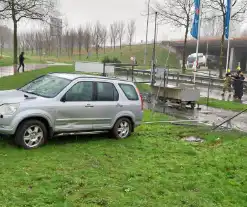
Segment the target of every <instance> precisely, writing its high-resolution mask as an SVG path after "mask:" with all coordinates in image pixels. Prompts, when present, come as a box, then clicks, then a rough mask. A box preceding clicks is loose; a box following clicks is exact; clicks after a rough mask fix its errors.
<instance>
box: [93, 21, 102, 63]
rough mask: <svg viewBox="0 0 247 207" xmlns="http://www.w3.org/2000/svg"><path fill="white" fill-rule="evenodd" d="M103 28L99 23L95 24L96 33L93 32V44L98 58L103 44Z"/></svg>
mask: <svg viewBox="0 0 247 207" xmlns="http://www.w3.org/2000/svg"><path fill="white" fill-rule="evenodd" d="M102 28H103V26H102V25H101V24H100V22H99V21H98V22H97V23H96V24H95V26H94V31H93V44H94V46H95V51H96V55H97V58H98V57H99V48H100V45H101V44H102V43H103V38H102Z"/></svg>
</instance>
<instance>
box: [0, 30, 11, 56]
mask: <svg viewBox="0 0 247 207" xmlns="http://www.w3.org/2000/svg"><path fill="white" fill-rule="evenodd" d="M11 35H12V32H11V30H10V29H9V28H8V27H6V26H1V25H0V47H1V56H2V55H3V50H4V48H5V46H6V44H10V36H11Z"/></svg>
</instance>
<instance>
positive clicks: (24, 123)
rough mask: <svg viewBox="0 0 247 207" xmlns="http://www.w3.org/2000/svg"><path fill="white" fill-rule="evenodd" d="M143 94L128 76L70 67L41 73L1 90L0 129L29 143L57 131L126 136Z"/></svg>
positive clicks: (33, 144) (135, 120)
mask: <svg viewBox="0 0 247 207" xmlns="http://www.w3.org/2000/svg"><path fill="white" fill-rule="evenodd" d="M142 115H143V102H142V97H141V95H140V93H139V91H138V89H137V88H136V86H135V85H134V84H133V83H131V82H127V81H121V80H118V79H110V78H105V77H100V76H90V75H81V74H71V73H51V74H48V75H44V76H41V77H39V78H37V79H35V80H33V81H31V82H30V83H28V84H27V85H25V86H23V87H22V88H19V89H17V90H7V91H0V134H2V135H14V137H15V142H16V144H17V145H19V146H21V147H23V148H25V149H32V148H38V147H40V146H41V145H43V144H44V143H45V142H46V141H47V139H48V138H51V137H53V136H58V135H67V134H76V133H86V132H87V133H90V132H96V133H98V132H99V133H100V132H110V134H111V135H112V136H113V137H114V138H117V139H124V138H126V137H128V136H129V135H130V134H131V132H133V131H134V128H135V127H136V126H138V125H140V123H141V120H142Z"/></svg>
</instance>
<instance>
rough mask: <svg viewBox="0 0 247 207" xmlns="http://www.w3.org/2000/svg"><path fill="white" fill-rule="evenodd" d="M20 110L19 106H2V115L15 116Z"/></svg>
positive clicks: (0, 107)
mask: <svg viewBox="0 0 247 207" xmlns="http://www.w3.org/2000/svg"><path fill="white" fill-rule="evenodd" d="M18 108H19V104H3V105H1V106H0V115H3V116H10V115H13V114H14V113H15V112H16V111H17V109H18Z"/></svg>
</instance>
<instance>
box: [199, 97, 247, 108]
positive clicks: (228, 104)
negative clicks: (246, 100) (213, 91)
mask: <svg viewBox="0 0 247 207" xmlns="http://www.w3.org/2000/svg"><path fill="white" fill-rule="evenodd" d="M198 103H199V104H200V105H207V98H200V100H199V102H198ZM208 106H210V107H213V108H220V109H224V110H231V111H243V110H244V109H246V108H247V105H246V104H241V103H239V102H234V101H223V100H217V99H213V98H210V99H209V102H208Z"/></svg>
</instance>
